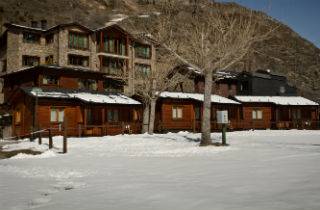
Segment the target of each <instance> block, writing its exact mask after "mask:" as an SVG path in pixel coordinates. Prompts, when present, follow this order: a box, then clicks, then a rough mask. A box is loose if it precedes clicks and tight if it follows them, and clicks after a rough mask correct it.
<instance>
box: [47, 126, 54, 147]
mask: <svg viewBox="0 0 320 210" xmlns="http://www.w3.org/2000/svg"><path fill="white" fill-rule="evenodd" d="M48 131H49V149H52V147H53V142H52V135H51V129H50V128H49V130H48Z"/></svg>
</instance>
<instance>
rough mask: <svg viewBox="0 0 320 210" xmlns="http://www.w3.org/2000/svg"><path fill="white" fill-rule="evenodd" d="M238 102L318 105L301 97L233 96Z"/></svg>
mask: <svg viewBox="0 0 320 210" xmlns="http://www.w3.org/2000/svg"><path fill="white" fill-rule="evenodd" d="M235 98H236V99H238V100H239V101H240V102H260V103H274V104H277V105H304V106H308V105H312V106H317V105H319V104H318V103H316V102H313V101H311V100H309V99H306V98H304V97H301V96H235Z"/></svg>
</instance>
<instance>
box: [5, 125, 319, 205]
mask: <svg viewBox="0 0 320 210" xmlns="http://www.w3.org/2000/svg"><path fill="white" fill-rule="evenodd" d="M212 136H213V138H214V139H215V140H216V141H221V139H220V138H221V137H220V136H221V135H220V134H217V133H215V134H212ZM227 136H228V142H229V143H230V144H231V146H230V147H204V148H200V147H197V145H198V144H199V142H196V140H197V139H198V138H199V137H200V135H199V134H191V133H187V132H180V133H178V134H170V133H169V134H163V135H160V134H159V135H158V134H157V135H153V136H149V135H145V134H144V135H131V136H128V135H125V136H121V135H120V136H114V137H111V136H108V137H99V138H69V141H68V144H69V148H68V149H69V153H68V154H60V153H59V152H60V151H61V145H62V144H61V137H56V138H55V139H54V146H55V149H53V150H52V151H48V150H47V148H48V146H47V144H45V145H42V146H38V145H37V144H36V143H30V142H26V141H24V142H21V143H19V144H11V145H8V146H4V149H5V150H7V151H10V150H14V149H26V148H32V149H33V150H40V151H44V153H42V154H40V155H36V156H32V155H26V154H18V155H17V156H14V157H12V158H10V159H3V160H0V209H1V210H10V209H48V210H51V209H56V210H60V209H61V210H62V209H63V210H69V209H77V210H96V209H101V210H102V209H103V210H108V209H112V210H117V209H119V210H129V209H130V210H135V209H137V210H138V209H139V210H144V209H155V210H157V209H167V210H172V209H177V210H178V209H179V210H184V209H190V210H194V209H199V210H200V209H201V210H205V209H208V210H209V209H210V210H214V209H229V210H230V209H231V210H232V209H252V210H253V209H254V210H257V209H259V210H260V209H265V210H272V209H281V210H285V209H308V210H312V209H314V210H319V209H320V131H297V130H291V131H268V130H267V131H241V132H232V133H228V135H227ZM44 141H45V142H46V140H44Z"/></svg>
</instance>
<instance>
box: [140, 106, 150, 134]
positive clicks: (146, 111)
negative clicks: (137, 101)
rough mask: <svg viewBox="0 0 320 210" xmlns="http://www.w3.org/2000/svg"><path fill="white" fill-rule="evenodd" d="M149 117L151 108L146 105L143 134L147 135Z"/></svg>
mask: <svg viewBox="0 0 320 210" xmlns="http://www.w3.org/2000/svg"><path fill="white" fill-rule="evenodd" d="M149 115H150V107H149V104H146V105H145V107H144V109H143V119H142V133H147V132H148V130H149Z"/></svg>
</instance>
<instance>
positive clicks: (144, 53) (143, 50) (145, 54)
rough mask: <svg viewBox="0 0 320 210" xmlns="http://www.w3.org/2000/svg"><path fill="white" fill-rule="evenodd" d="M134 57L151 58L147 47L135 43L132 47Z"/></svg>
mask: <svg viewBox="0 0 320 210" xmlns="http://www.w3.org/2000/svg"><path fill="white" fill-rule="evenodd" d="M134 52H135V57H137V58H143V59H150V58H151V47H150V46H149V45H143V44H138V43H136V44H135V46H134Z"/></svg>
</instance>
